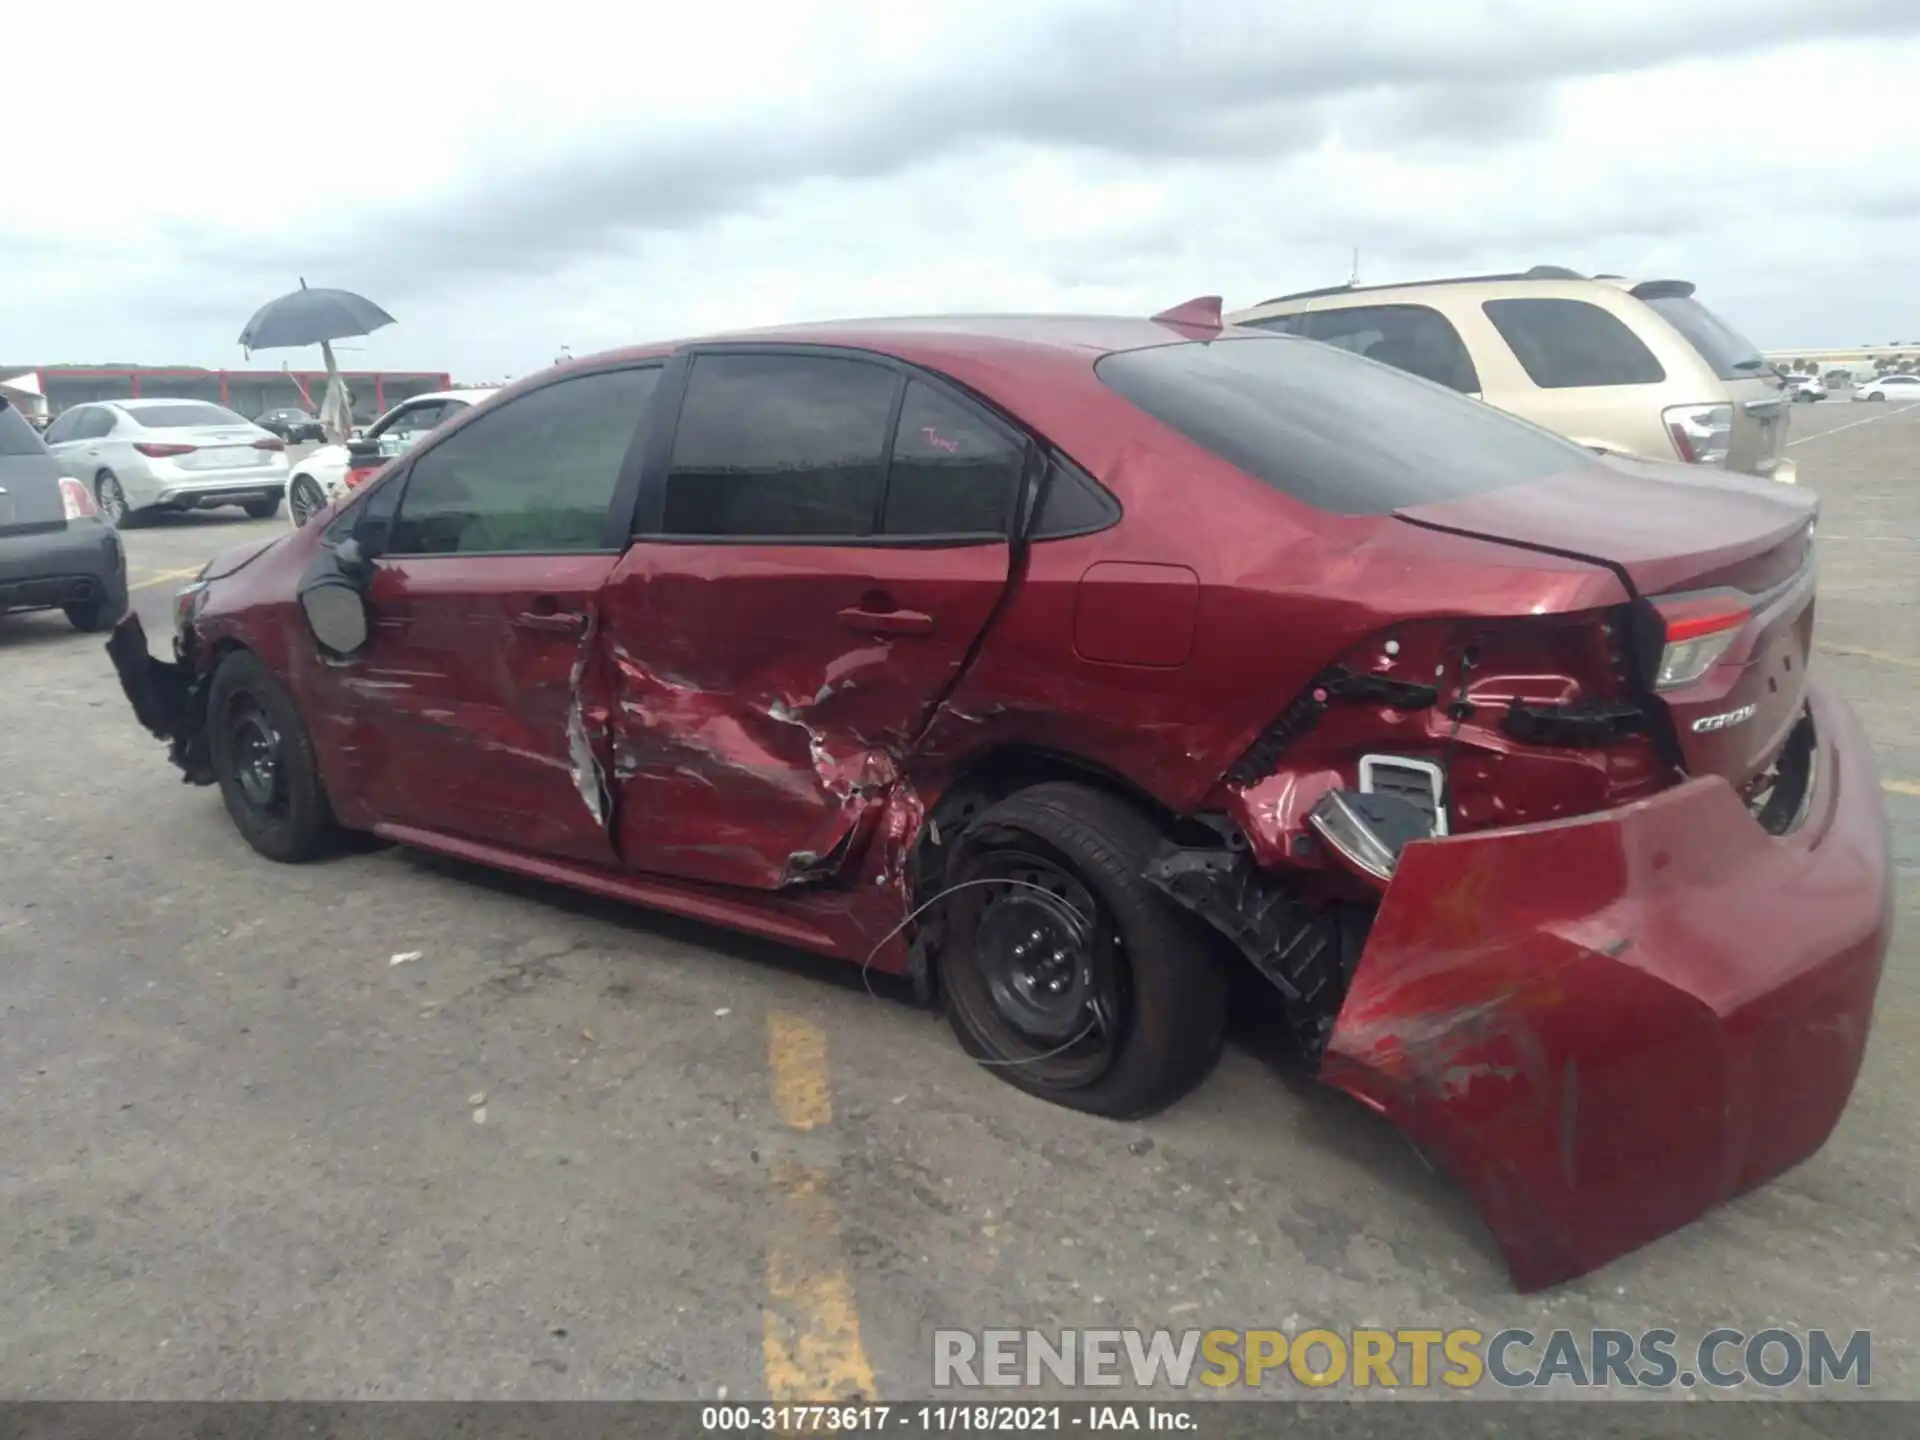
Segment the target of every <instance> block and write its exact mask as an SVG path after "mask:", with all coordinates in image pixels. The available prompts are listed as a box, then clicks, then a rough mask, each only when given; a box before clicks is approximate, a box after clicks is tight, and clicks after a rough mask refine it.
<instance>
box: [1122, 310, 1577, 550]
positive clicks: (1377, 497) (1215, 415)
mask: <svg viewBox="0 0 1920 1440" xmlns="http://www.w3.org/2000/svg"><path fill="white" fill-rule="evenodd" d="M1094 368H1095V373H1096V374H1098V375H1099V377H1100V378H1101V379H1102V380H1103V381H1105V382H1106V383H1107V384H1108V385H1109V386H1111V387H1112V388H1113V389H1114V390H1116V391H1118V392H1119V393H1120V394H1121V395H1123V396H1125V397H1126V398H1127V399H1128V400H1130V401H1131V402H1132V403H1133V404H1135V405H1137V406H1139V407H1140V409H1142V410H1144V411H1146V412H1147V413H1148V414H1149V415H1151V416H1153V417H1154V418H1155V419H1156V420H1159V421H1161V422H1163V423H1164V424H1167V425H1170V426H1172V427H1173V428H1174V429H1175V430H1178V431H1179V432H1180V433H1181V434H1182V435H1184V436H1186V437H1187V438H1188V439H1189V440H1192V441H1193V442H1194V443H1195V444H1197V445H1200V446H1202V447H1204V448H1205V449H1207V450H1210V451H1212V452H1213V453H1214V454H1215V455H1218V456H1219V457H1220V458H1221V459H1223V460H1226V461H1228V462H1230V463H1232V464H1234V465H1237V466H1238V467H1239V468H1240V469H1242V470H1244V471H1246V472H1247V474H1249V475H1251V476H1253V477H1254V478H1255V479H1258V480H1263V481H1265V482H1266V483H1267V484H1269V485H1271V486H1273V487H1274V488H1275V489H1276V490H1282V491H1285V492H1286V493H1287V494H1289V495H1291V496H1293V497H1294V498H1295V499H1297V500H1303V501H1305V502H1306V503H1307V504H1309V505H1312V506H1314V507H1316V508H1318V509H1321V510H1330V511H1333V512H1334V513H1336V514H1341V515H1379V514H1385V513H1387V512H1388V511H1391V510H1397V509H1400V508H1402V507H1403V506H1409V505H1424V504H1429V503H1431V502H1433V501H1436V500H1447V499H1452V498H1454V497H1455V496H1460V495H1475V494H1479V493H1481V492H1483V491H1487V490H1500V489H1504V488H1506V487H1507V486H1509V485H1519V484H1523V483H1525V482H1526V481H1529V480H1538V479H1542V478H1544V477H1546V476H1548V475H1554V474H1559V473H1561V472H1563V471H1567V470H1571V469H1574V468H1576V467H1578V466H1580V465H1583V464H1586V463H1588V462H1589V461H1590V460H1591V459H1592V457H1591V456H1590V455H1589V454H1588V453H1587V452H1586V451H1585V450H1583V449H1581V448H1580V447H1579V446H1578V445H1575V444H1573V443H1572V442H1571V441H1568V440H1563V439H1561V438H1560V437H1559V436H1558V435H1554V434H1552V433H1551V432H1549V431H1546V430H1542V429H1540V428H1538V427H1537V426H1534V425H1530V424H1528V423H1527V422H1526V421H1524V420H1516V419H1515V418H1513V417H1512V416H1511V415H1508V414H1506V413H1505V412H1503V411H1500V410H1496V409H1494V408H1492V407H1491V406H1489V405H1486V404H1483V403H1482V402H1480V401H1478V400H1474V399H1470V398H1468V397H1467V396H1464V395H1459V394H1456V393H1455V392H1453V391H1452V390H1449V389H1446V388H1445V387H1444V386H1440V385H1436V384H1433V383H1432V382H1430V381H1426V380H1422V379H1419V378H1418V377H1416V376H1413V375H1409V374H1407V373H1406V372H1405V371H1402V370H1396V369H1394V368H1392V367H1391V366H1387V365H1383V364H1379V363H1377V362H1375V361H1372V360H1366V359H1363V358H1361V357H1360V356H1358V355H1354V354H1351V353H1349V352H1347V351H1345V350H1339V349H1336V348H1334V347H1333V346H1331V345H1322V344H1318V343H1316V342H1314V341H1311V340H1299V339H1294V338H1292V337H1290V336H1284V335H1275V336H1271V337H1266V338H1261V339H1254V338H1252V337H1246V338H1235V339H1229V340H1216V341H1212V342H1199V341H1195V342H1193V343H1190V344H1185V345H1161V346H1155V347H1153V348H1151V349H1146V350H1126V351H1121V352H1119V353H1117V354H1113V355H1108V356H1106V357H1105V358H1104V359H1102V360H1101V361H1100V362H1099V363H1098V364H1097V365H1096V366H1095V367H1094Z"/></svg>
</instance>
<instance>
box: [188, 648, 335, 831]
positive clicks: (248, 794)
mask: <svg viewBox="0 0 1920 1440" xmlns="http://www.w3.org/2000/svg"><path fill="white" fill-rule="evenodd" d="M207 727H208V728H207V745H208V751H209V753H210V754H211V756H212V759H213V773H214V777H215V778H216V779H217V780H218V781H219V783H220V797H221V799H222V800H224V801H225V802H226V807H227V814H228V815H229V816H230V817H231V818H232V820H233V823H234V826H235V828H237V829H238V830H239V831H240V833H241V834H242V835H243V836H245V837H246V840H247V843H248V844H249V845H251V846H253V848H254V849H255V850H258V851H259V852H260V853H261V854H262V855H264V856H266V857H267V858H268V859H269V860H279V861H283V862H287V863H292V862H296V861H300V860H309V859H312V858H313V857H314V856H315V855H318V854H320V853H321V852H322V851H323V850H325V849H326V848H327V847H328V845H329V844H330V843H331V842H332V841H333V839H334V838H335V837H336V835H337V833H338V826H337V825H336V824H335V821H334V818H333V809H332V807H331V806H330V805H329V804H328V803H327V795H326V791H325V789H324V788H323V787H322V785H321V783H320V771H319V767H318V765H317V764H316V763H315V760H314V755H313V742H312V740H311V739H310V738H309V736H308V734H307V727H306V725H305V724H304V723H302V721H301V719H300V712H299V710H298V709H297V708H296V707H295V706H294V703H293V697H292V696H291V695H289V694H288V693H287V691H286V688H285V687H284V686H283V685H281V683H280V682H279V681H278V680H276V679H275V678H274V677H273V675H272V674H271V673H270V672H269V671H268V670H267V668H266V666H264V665H262V664H261V663H260V662H259V661H258V660H257V659H255V658H254V657H253V656H252V655H251V654H249V653H247V652H246V651H244V650H238V651H235V652H234V653H233V654H231V655H229V656H227V658H226V659H224V660H223V661H221V662H220V668H219V669H218V670H217V671H215V672H214V677H213V684H212V687H211V689H210V690H209V692H208V695H207Z"/></svg>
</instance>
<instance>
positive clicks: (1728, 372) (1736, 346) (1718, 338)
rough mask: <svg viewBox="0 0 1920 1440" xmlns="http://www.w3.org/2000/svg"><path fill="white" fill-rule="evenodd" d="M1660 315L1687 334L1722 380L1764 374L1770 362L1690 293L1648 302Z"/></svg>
mask: <svg viewBox="0 0 1920 1440" xmlns="http://www.w3.org/2000/svg"><path fill="white" fill-rule="evenodd" d="M1647 304H1649V305H1651V306H1652V307H1653V308H1654V311H1655V313H1657V314H1658V315H1659V316H1660V318H1661V319H1662V320H1664V321H1666V322H1667V323H1668V324H1669V325H1671V326H1673V328H1674V329H1676V330H1678V331H1679V332H1680V333H1681V334H1682V335H1684V336H1686V337H1687V342H1688V343H1689V344H1690V345H1692V346H1693V348H1694V349H1696V350H1698V351H1699V352H1700V358H1701V359H1702V360H1705V361H1706V362H1707V364H1708V365H1709V366H1710V367H1711V368H1712V370H1713V373H1714V374H1715V375H1716V376H1718V377H1719V378H1720V379H1722V380H1748V379H1751V378H1752V377H1754V376H1755V375H1764V374H1765V373H1766V370H1767V362H1766V361H1765V360H1764V359H1762V358H1761V356H1760V352H1759V351H1758V350H1757V349H1755V348H1754V344H1753V342H1752V341H1751V340H1749V339H1747V337H1746V336H1744V335H1742V334H1741V333H1740V332H1739V331H1738V330H1735V329H1734V328H1733V327H1732V326H1731V325H1729V324H1727V322H1726V321H1724V320H1722V319H1721V318H1720V317H1719V316H1718V315H1716V314H1714V313H1713V312H1712V311H1711V310H1709V309H1707V307H1706V306H1704V305H1702V304H1701V303H1700V302H1699V301H1698V300H1696V299H1694V298H1693V297H1692V296H1691V295H1661V296H1655V297H1654V298H1652V299H1650V300H1648V301H1647Z"/></svg>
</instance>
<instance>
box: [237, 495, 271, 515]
mask: <svg viewBox="0 0 1920 1440" xmlns="http://www.w3.org/2000/svg"><path fill="white" fill-rule="evenodd" d="M240 508H241V509H242V510H244V511H246V512H247V518H248V519H249V520H271V519H272V518H273V517H274V516H276V515H278V514H279V513H280V497H279V496H278V495H275V496H273V497H272V498H271V499H267V500H249V501H247V502H246V503H245V504H244V505H242V506H241V507H240Z"/></svg>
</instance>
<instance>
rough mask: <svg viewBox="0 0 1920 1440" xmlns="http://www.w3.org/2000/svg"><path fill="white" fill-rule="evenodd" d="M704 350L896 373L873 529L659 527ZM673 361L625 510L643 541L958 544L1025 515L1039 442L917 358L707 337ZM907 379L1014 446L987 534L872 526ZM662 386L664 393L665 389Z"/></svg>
mask: <svg viewBox="0 0 1920 1440" xmlns="http://www.w3.org/2000/svg"><path fill="white" fill-rule="evenodd" d="M707 355H777V356H784V357H797V358H812V359H817V360H848V361H854V362H857V363H862V364H868V365H873V366H875V367H877V368H879V369H882V370H889V371H891V372H893V374H894V376H895V377H896V383H895V386H894V394H893V407H892V410H891V411H890V413H889V414H888V417H887V433H886V439H885V449H884V450H883V452H882V453H883V456H884V459H885V461H886V469H885V471H884V472H883V473H882V475H881V479H880V493H879V496H878V498H877V499H876V501H875V509H874V516H873V521H872V523H873V526H874V529H875V531H876V533H874V534H870V535H677V534H669V533H667V532H666V530H665V529H664V526H665V521H666V512H667V477H668V474H669V472H670V471H671V470H672V468H673V441H674V436H675V434H676V433H677V432H678V430H679V428H680V409H681V405H682V403H683V402H684V401H685V399H686V387H687V381H688V378H689V377H690V376H691V375H692V372H693V363H694V361H696V360H698V359H700V358H701V357H702V356H707ZM673 364H674V367H675V368H676V369H677V371H678V374H677V375H675V376H672V377H671V378H669V379H665V380H663V381H662V382H661V389H660V390H659V391H657V392H655V393H656V399H655V419H656V421H657V422H658V424H657V427H656V433H655V435H654V436H653V437H652V440H653V443H651V444H650V445H649V446H648V450H647V455H646V457H645V465H644V473H643V475H642V477H641V483H640V487H639V493H638V496H637V499H636V503H635V505H634V508H633V512H632V513H633V529H632V538H633V539H634V540H635V541H644V542H645V543H646V544H649V545H736V546H737V545H754V546H767V545H783V546H789V547H792V546H800V547H812V548H814V549H822V548H831V549H836V550H838V549H865V550H958V549H965V548H969V547H975V546H982V545H1010V544H1012V543H1013V541H1014V539H1015V533H1016V525H1015V521H1016V518H1020V519H1024V518H1025V514H1026V512H1025V510H1023V507H1022V503H1021V502H1022V497H1023V492H1025V491H1026V490H1027V488H1028V486H1029V483H1030V479H1031V477H1032V474H1033V470H1034V464H1033V456H1034V450H1035V447H1036V445H1038V444H1039V441H1038V440H1037V438H1036V437H1035V436H1033V435H1032V434H1030V433H1029V432H1028V431H1027V430H1026V428H1025V427H1024V426H1022V425H1019V424H1018V423H1016V422H1015V421H1013V420H1012V419H1011V418H1010V417H1009V416H1007V415H1005V414H1003V413H1002V412H1001V411H1000V410H999V409H998V408H997V407H995V406H993V405H991V404H989V403H988V402H987V401H985V400H983V399H982V398H981V397H980V396H978V395H976V394H974V393H973V392H972V391H970V390H968V389H967V388H966V387H964V386H962V385H959V384H957V383H955V382H954V381H953V380H951V379H949V378H948V377H947V376H945V375H942V374H940V373H939V372H938V371H935V370H929V369H927V368H926V367H925V366H923V365H915V364H913V363H912V362H911V361H907V360H902V359H900V358H899V357H897V356H894V355H888V354H886V353H884V352H883V351H879V350H867V349H862V348H860V347H858V346H853V345H809V344H805V343H793V342H779V341H714V342H711V343H698V344H693V345H688V346H686V347H684V348H683V349H680V350H678V351H676V352H675V353H674V357H673ZM914 380H921V381H925V382H926V383H927V384H929V385H930V386H932V387H933V388H934V389H935V390H936V391H938V392H940V393H942V394H944V395H945V396H946V397H947V398H948V399H949V400H952V401H953V402H954V403H955V404H958V405H960V406H962V407H963V408H965V409H967V410H969V411H972V412H973V413H974V414H976V415H978V416H979V417H980V418H981V419H982V420H984V421H986V422H987V424H988V426H989V427H990V428H991V429H993V430H995V431H996V432H998V433H999V434H1000V436H1001V438H1003V439H1004V440H1006V441H1007V442H1008V443H1009V444H1011V445H1014V446H1016V447H1018V448H1019V449H1020V451H1021V454H1022V457H1023V458H1022V461H1021V464H1020V466H1019V468H1018V470H1017V472H1016V474H1015V478H1014V480H1013V482H1012V483H1011V485H1010V486H1009V488H1008V492H1007V500H1006V509H1005V520H1004V522H1003V528H1002V529H1001V531H1000V533H999V534H997V535H996V534H990V533H988V532H986V531H981V530H975V531H964V532H960V533H957V534H946V535H883V534H879V533H877V532H878V530H879V526H880V524H881V520H882V517H884V516H885V514H886V507H887V494H888V491H889V489H890V488H891V486H892V483H893V448H894V441H895V438H896V432H897V431H898V429H899V425H900V412H901V411H902V409H904V408H905V406H906V395H907V385H908V383H909V382H911V381H914ZM669 389H671V394H669V393H668V391H669ZM668 405H671V407H672V415H671V418H669V416H668V413H667V406H668Z"/></svg>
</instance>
